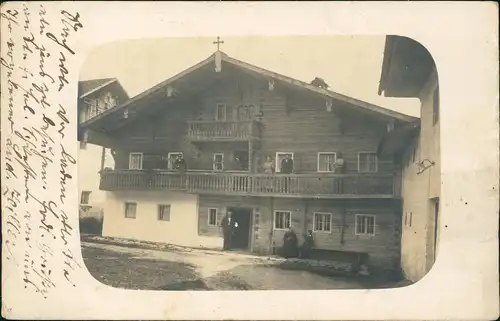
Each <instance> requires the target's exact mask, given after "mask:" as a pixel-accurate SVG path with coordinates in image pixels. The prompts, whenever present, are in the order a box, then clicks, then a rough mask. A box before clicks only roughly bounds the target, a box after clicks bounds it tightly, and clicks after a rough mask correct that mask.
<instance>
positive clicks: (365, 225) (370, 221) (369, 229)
mask: <svg viewBox="0 0 500 321" xmlns="http://www.w3.org/2000/svg"><path fill="white" fill-rule="evenodd" d="M354 229H355V232H356V235H372V236H373V235H375V215H366V214H356V222H355V227H354Z"/></svg>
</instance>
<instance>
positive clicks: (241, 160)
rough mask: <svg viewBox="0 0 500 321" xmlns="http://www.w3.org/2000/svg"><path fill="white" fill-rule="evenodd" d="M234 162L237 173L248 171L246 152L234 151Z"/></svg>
mask: <svg viewBox="0 0 500 321" xmlns="http://www.w3.org/2000/svg"><path fill="white" fill-rule="evenodd" d="M234 162H235V165H236V168H235V169H236V170H238V171H245V172H247V171H248V150H237V151H234Z"/></svg>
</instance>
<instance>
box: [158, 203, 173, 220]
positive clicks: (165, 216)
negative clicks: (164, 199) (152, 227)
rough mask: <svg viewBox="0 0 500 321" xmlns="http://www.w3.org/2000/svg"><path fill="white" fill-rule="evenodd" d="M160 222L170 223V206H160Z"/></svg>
mask: <svg viewBox="0 0 500 321" xmlns="http://www.w3.org/2000/svg"><path fill="white" fill-rule="evenodd" d="M158 220H160V221H170V205H168V204H160V205H158Z"/></svg>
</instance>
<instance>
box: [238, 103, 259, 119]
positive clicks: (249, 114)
mask: <svg viewBox="0 0 500 321" xmlns="http://www.w3.org/2000/svg"><path fill="white" fill-rule="evenodd" d="M254 113H255V107H254V106H253V105H240V106H238V120H243V121H245V120H252V119H253V117H254Z"/></svg>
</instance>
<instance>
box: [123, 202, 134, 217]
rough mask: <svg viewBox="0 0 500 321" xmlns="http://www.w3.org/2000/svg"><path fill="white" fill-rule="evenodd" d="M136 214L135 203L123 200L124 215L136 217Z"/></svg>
mask: <svg viewBox="0 0 500 321" xmlns="http://www.w3.org/2000/svg"><path fill="white" fill-rule="evenodd" d="M136 215H137V203H134V202H125V217H126V218H136Z"/></svg>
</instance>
